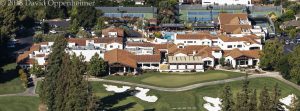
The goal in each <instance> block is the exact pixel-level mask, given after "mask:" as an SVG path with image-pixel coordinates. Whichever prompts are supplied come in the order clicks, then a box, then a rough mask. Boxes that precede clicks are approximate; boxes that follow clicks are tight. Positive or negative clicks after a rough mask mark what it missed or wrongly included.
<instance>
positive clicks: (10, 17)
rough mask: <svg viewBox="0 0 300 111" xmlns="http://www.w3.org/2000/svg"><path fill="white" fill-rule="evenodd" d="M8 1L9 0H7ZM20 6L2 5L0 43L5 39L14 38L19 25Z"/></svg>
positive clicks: (0, 12) (0, 11)
mask: <svg viewBox="0 0 300 111" xmlns="http://www.w3.org/2000/svg"><path fill="white" fill-rule="evenodd" d="M7 2H8V1H7ZM20 11H21V10H20V7H19V6H7V5H3V6H1V10H0V20H1V21H0V26H1V30H0V34H1V35H0V44H1V43H3V42H4V41H6V40H8V39H10V38H14V36H15V34H16V32H17V30H18V27H19V24H18V23H19V22H20V21H19V14H20Z"/></svg>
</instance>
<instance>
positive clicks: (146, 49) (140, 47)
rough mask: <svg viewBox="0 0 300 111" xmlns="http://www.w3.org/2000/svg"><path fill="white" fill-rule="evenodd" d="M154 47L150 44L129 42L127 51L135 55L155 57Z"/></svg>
mask: <svg viewBox="0 0 300 111" xmlns="http://www.w3.org/2000/svg"><path fill="white" fill-rule="evenodd" d="M154 45H155V44H152V43H149V42H127V43H126V47H125V50H127V51H129V52H132V53H134V54H135V55H153V54H154Z"/></svg>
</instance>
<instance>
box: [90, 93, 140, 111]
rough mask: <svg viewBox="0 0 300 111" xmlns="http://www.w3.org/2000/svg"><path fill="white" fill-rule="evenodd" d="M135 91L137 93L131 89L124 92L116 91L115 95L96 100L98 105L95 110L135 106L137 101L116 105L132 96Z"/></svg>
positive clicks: (109, 110) (123, 108)
mask: <svg viewBox="0 0 300 111" xmlns="http://www.w3.org/2000/svg"><path fill="white" fill-rule="evenodd" d="M134 93H136V91H135V90H129V91H126V92H123V93H114V94H113V95H109V96H106V97H104V98H101V99H99V100H98V101H96V106H97V107H96V108H95V111H125V110H128V109H130V108H133V106H134V105H136V102H131V103H128V104H125V105H122V106H117V107H114V106H115V105H117V104H118V103H119V102H120V101H122V100H125V99H126V98H127V97H130V96H132V95H133V94H134Z"/></svg>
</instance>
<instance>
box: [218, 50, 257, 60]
mask: <svg viewBox="0 0 300 111" xmlns="http://www.w3.org/2000/svg"><path fill="white" fill-rule="evenodd" d="M224 56H225V57H228V56H231V57H232V58H234V59H235V58H238V57H241V56H247V57H250V58H255V59H258V58H259V57H260V51H259V50H247V51H241V50H239V49H233V50H228V51H224Z"/></svg>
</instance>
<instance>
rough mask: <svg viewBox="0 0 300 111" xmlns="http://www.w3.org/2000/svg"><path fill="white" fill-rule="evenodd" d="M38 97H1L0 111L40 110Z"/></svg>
mask: <svg viewBox="0 0 300 111" xmlns="http://www.w3.org/2000/svg"><path fill="white" fill-rule="evenodd" d="M38 105H39V98H38V97H24V96H9V97H0V111H38Z"/></svg>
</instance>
